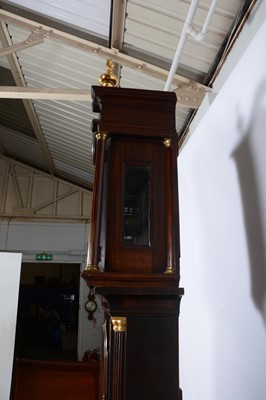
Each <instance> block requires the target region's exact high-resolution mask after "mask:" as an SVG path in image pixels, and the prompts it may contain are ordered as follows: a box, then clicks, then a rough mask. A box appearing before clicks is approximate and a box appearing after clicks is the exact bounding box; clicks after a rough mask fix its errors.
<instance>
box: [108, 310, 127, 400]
mask: <svg viewBox="0 0 266 400" xmlns="http://www.w3.org/2000/svg"><path fill="white" fill-rule="evenodd" d="M111 321H112V327H113V331H114V333H113V345H112V351H113V356H112V362H113V364H112V367H113V368H112V371H113V375H112V400H122V393H123V392H122V388H123V371H124V358H125V354H124V349H125V340H126V338H125V335H126V329H127V319H126V317H112V319H111Z"/></svg>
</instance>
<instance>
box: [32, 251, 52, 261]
mask: <svg viewBox="0 0 266 400" xmlns="http://www.w3.org/2000/svg"><path fill="white" fill-rule="evenodd" d="M35 259H36V261H51V260H52V259H53V255H52V254H47V253H40V254H36V257H35Z"/></svg>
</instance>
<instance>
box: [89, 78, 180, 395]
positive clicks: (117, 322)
mask: <svg viewBox="0 0 266 400" xmlns="http://www.w3.org/2000/svg"><path fill="white" fill-rule="evenodd" d="M92 99H93V110H94V112H97V113H99V118H98V119H95V120H94V121H93V124H92V127H93V132H94V139H95V149H94V151H95V154H94V160H95V179H94V188H93V202H92V211H91V224H90V235H89V251H88V265H87V267H86V268H85V270H84V271H83V273H82V276H83V278H84V279H85V280H86V281H87V284H88V286H90V287H92V286H94V287H95V288H96V293H97V294H100V295H101V296H103V297H101V298H102V299H103V307H104V310H105V323H104V329H103V351H102V366H101V371H102V373H101V378H100V389H101V391H100V392H101V395H100V398H101V399H112V400H133V399H134V400H135V399H136V398H138V399H139V400H142V399H143V400H144V399H145V400H146V399H147V398H148V399H153V400H157V399H158V400H159V399H160V400H161V399H162V398H163V399H165V400H168V399H169V400H170V399H171V400H172V399H175V400H177V399H178V400H180V399H181V398H182V392H181V389H180V388H179V366H178V364H179V362H178V358H179V350H178V316H179V307H180V300H181V297H182V295H183V293H184V291H183V289H182V288H180V287H179V258H180V250H179V212H178V180H177V146H178V145H177V134H176V130H175V105H176V96H175V94H174V93H169V92H160V91H148V90H137V89H121V88H105V87H98V86H93V87H92ZM143 191H144V192H145V195H144V197H143ZM135 192H138V193H135ZM134 193H135V194H136V196H135V197H137V200H136V198H135V199H133V200H134V201H135V203H134V201H133V200H132V198H133V197H134ZM139 193H141V194H139ZM143 199H144V200H143Z"/></svg>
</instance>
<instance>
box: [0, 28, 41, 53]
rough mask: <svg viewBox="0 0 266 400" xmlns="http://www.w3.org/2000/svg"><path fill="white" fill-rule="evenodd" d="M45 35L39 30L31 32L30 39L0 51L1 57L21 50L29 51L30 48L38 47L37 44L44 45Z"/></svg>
mask: <svg viewBox="0 0 266 400" xmlns="http://www.w3.org/2000/svg"><path fill="white" fill-rule="evenodd" d="M44 37H45V34H44V33H42V32H40V31H39V30H36V31H33V32H31V34H30V35H29V37H28V38H27V39H26V40H24V41H23V42H20V43H17V44H13V45H11V46H8V47H4V48H3V49H0V57H3V56H7V55H9V54H12V53H15V52H17V51H20V50H24V49H27V48H28V47H32V46H36V45H37V44H40V43H43V41H44Z"/></svg>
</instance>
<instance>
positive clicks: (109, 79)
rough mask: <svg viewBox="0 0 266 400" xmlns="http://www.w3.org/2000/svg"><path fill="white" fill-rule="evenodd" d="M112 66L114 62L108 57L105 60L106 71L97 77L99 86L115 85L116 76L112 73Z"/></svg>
mask: <svg viewBox="0 0 266 400" xmlns="http://www.w3.org/2000/svg"><path fill="white" fill-rule="evenodd" d="M113 67H114V63H113V61H112V60H111V59H110V58H109V59H108V60H107V62H106V69H107V71H106V72H105V73H104V74H102V75H101V76H100V78H99V83H100V85H101V86H107V87H114V86H116V85H117V76H116V75H114V74H112V70H113Z"/></svg>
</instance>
